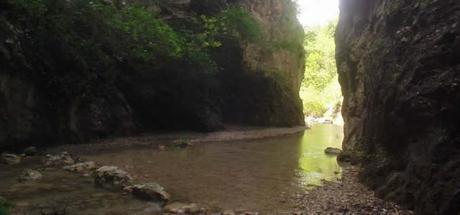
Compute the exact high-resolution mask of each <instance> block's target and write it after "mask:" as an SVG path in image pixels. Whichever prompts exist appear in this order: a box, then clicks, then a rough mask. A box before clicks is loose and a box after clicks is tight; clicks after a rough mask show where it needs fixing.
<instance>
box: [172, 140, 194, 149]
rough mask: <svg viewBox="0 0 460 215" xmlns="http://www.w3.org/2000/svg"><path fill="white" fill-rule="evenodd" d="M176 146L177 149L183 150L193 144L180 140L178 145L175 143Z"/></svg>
mask: <svg viewBox="0 0 460 215" xmlns="http://www.w3.org/2000/svg"><path fill="white" fill-rule="evenodd" d="M176 146H177V147H179V148H182V149H184V148H187V147H190V146H193V144H192V143H191V142H190V141H187V140H182V141H180V142H179V143H177V144H176Z"/></svg>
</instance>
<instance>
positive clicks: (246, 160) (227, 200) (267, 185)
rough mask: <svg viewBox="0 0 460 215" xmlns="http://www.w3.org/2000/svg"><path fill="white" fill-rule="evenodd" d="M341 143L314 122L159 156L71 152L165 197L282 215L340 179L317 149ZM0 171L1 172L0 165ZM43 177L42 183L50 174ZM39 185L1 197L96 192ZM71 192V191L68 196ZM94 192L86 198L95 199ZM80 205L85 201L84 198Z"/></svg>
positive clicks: (134, 204) (335, 129) (7, 190)
mask: <svg viewBox="0 0 460 215" xmlns="http://www.w3.org/2000/svg"><path fill="white" fill-rule="evenodd" d="M342 139H343V132H342V127H340V126H335V125H315V126H313V128H312V129H310V130H307V131H306V132H305V133H302V134H298V135H293V136H285V137H279V138H271V139H264V140H252V141H232V142H210V143H197V144H195V145H194V146H192V147H188V148H186V149H180V148H176V147H170V148H168V149H167V150H165V151H159V150H157V149H156V148H139V149H130V150H120V151H117V150H110V151H107V152H104V151H102V152H101V151H98V152H97V153H96V152H95V153H94V154H91V153H88V152H85V153H84V154H79V155H78V154H77V155H78V156H81V157H82V158H84V159H86V160H92V161H96V163H98V164H100V165H115V166H119V167H120V168H122V169H124V170H126V171H127V172H129V173H130V174H131V175H132V176H133V177H134V179H135V181H137V182H152V181H153V182H157V183H159V184H161V185H163V186H164V187H165V188H166V189H167V190H168V192H170V193H171V195H172V196H173V200H178V201H190V202H195V203H198V204H201V205H204V206H207V207H210V208H218V209H247V210H252V211H259V212H260V213H261V214H284V213H288V212H289V211H290V210H291V209H292V208H293V207H294V199H295V198H293V197H295V196H296V195H297V194H302V193H305V192H308V190H309V189H312V187H314V186H319V185H321V183H322V180H329V181H334V180H337V179H339V178H340V177H341V168H340V166H339V165H338V164H337V162H336V158H335V157H333V156H327V155H325V154H324V149H325V148H326V147H338V148H340V147H341V141H342ZM0 171H4V169H2V168H1V167H0ZM8 174H12V171H11V172H9V173H6V172H3V173H2V172H0V177H1V176H5V177H9V178H11V177H12V176H8ZM44 175H45V178H46V177H47V175H52V174H47V173H45V174H44ZM55 175H56V174H55ZM66 177H68V176H66ZM55 178H58V176H55ZM53 180H54V182H55V184H67V186H65V192H64V191H62V189H61V190H59V186H58V185H56V189H57V190H53V189H54V188H53V186H52V183H53ZM67 180H70V181H72V180H71V179H68V178H67ZM84 180H85V181H83V182H84V183H86V184H88V186H91V185H89V184H91V182H90V181H88V179H84ZM44 181H45V182H46V183H48V187H47V189H40V191H41V192H42V194H40V193H37V191H38V190H37V189H32V188H29V190H32V191H33V192H34V193H27V192H28V191H27V189H22V188H21V186H25V185H11V183H13V182H8V183H4V185H3V186H2V185H0V195H3V196H5V197H6V198H8V199H11V200H12V201H16V202H20V203H21V204H26V203H27V204H29V203H28V202H30V201H32V200H30V201H29V200H28V199H31V198H33V199H34V201H35V202H37V201H39V200H38V199H39V198H37V195H41V196H45V195H46V192H53V193H59V192H60V191H61V192H64V193H61V194H59V195H60V196H65V195H73V197H72V199H76V198H88V196H94V194H89V193H93V192H95V191H94V190H95V188H93V187H91V188H88V189H84V188H82V185H81V184H76V182H77V181H78V180H73V182H70V181H69V182H66V179H65V177H61V178H60V179H59V180H57V179H50V178H49V179H44ZM5 184H6V185H5ZM8 184H10V185H11V186H10V185H8ZM69 184H70V185H69ZM72 184H74V185H72ZM5 186H9V187H5ZM15 186H16V187H15ZM17 186H19V187H17ZM30 186H32V187H33V185H30ZM11 187H13V188H11ZM25 187H27V186H25ZM73 188H75V189H78V190H75V191H74V194H72V192H73V191H72V189H73ZM11 189H14V190H13V191H12V190H11ZM32 191H30V192H32ZM98 192H100V191H98ZM66 193H67V194H66ZM75 193H77V194H75ZM78 193H80V194H78ZM34 195H35V197H34ZM79 195H80V196H79ZM83 195H85V196H83ZM98 195H101V197H103V196H104V195H105V196H107V197H110V198H111V199H112V200H110V199H107V200H104V201H102V200H99V201H100V204H103V205H100V206H99V207H103V208H110V206H108V205H116V206H113V207H115V208H116V207H120V206H119V205H120V202H126V203H125V204H126V205H125V206H124V207H121V208H119V209H117V210H123V208H124V209H126V210H128V209H129V208H134V209H136V210H141V209H139V208H140V207H141V206H140V205H141V204H142V203H141V202H138V201H127V200H126V199H125V198H126V197H119V198H118V197H113V195H114V194H109V193H104V192H103V193H102V194H98ZM98 195H95V196H94V197H92V199H93V200H95V199H97V198H98ZM62 198H64V197H62ZM74 201H75V200H74ZM86 201H91V198H90V199H86ZM24 202H25V203H24ZM82 204H83V205H84V203H82ZM82 207H84V208H85V209H86V210H91V208H96V207H98V204H94V203H93V204H92V205H91V204H90V206H88V205H84V206H82ZM112 209H113V208H112ZM134 209H133V212H134ZM143 210H144V209H143ZM101 213H102V212H101ZM87 214H90V213H88V212H87ZM112 214H114V213H112ZM133 214H134V213H133Z"/></svg>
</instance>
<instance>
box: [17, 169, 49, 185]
mask: <svg viewBox="0 0 460 215" xmlns="http://www.w3.org/2000/svg"><path fill="white" fill-rule="evenodd" d="M42 178H43V175H42V174H41V173H40V172H39V171H37V170H32V169H26V170H24V171H23V172H22V174H21V176H19V181H20V182H25V181H36V180H40V179H42Z"/></svg>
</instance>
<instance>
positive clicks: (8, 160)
mask: <svg viewBox="0 0 460 215" xmlns="http://www.w3.org/2000/svg"><path fill="white" fill-rule="evenodd" d="M0 161H1V162H2V163H5V164H8V165H14V164H18V163H21V157H20V156H18V155H15V154H8V153H2V154H1V158H0Z"/></svg>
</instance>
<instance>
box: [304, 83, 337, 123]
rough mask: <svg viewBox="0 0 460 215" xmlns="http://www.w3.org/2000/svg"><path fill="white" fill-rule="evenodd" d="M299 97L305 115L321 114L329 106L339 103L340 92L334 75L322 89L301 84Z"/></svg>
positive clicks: (318, 115)
mask: <svg viewBox="0 0 460 215" xmlns="http://www.w3.org/2000/svg"><path fill="white" fill-rule="evenodd" d="M300 97H301V98H302V100H303V106H304V114H305V115H307V116H317V117H320V116H322V115H323V114H324V113H325V112H326V111H327V110H328V109H329V108H332V107H335V106H336V105H337V104H340V102H341V98H342V93H341V91H340V85H339V82H338V81H337V77H335V78H334V79H333V80H332V81H331V82H329V83H328V85H327V86H326V87H325V88H323V89H317V88H314V87H306V86H305V85H304V86H302V88H301V89H300Z"/></svg>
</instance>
